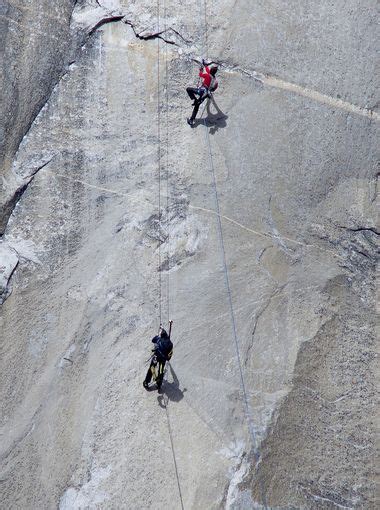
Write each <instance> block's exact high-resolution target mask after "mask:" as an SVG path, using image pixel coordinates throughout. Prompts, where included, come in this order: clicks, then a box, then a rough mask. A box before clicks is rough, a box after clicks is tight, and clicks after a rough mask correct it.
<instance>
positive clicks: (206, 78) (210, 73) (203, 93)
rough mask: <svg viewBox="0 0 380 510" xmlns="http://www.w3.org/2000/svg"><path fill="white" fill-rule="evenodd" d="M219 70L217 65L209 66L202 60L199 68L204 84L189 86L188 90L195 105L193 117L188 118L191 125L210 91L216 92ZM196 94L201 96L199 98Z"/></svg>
mask: <svg viewBox="0 0 380 510" xmlns="http://www.w3.org/2000/svg"><path fill="white" fill-rule="evenodd" d="M217 71H218V68H217V66H211V67H208V66H207V65H206V64H205V61H204V60H202V67H201V68H200V69H199V77H200V78H202V86H201V87H187V89H186V91H187V93H188V94H189V97H190V99H192V101H193V106H194V109H193V113H192V115H191V117H190V118H189V119H187V123H188V124H189V126H193V125H194V120H195V117H196V116H197V113H198V110H199V106H200V104H201V103H203V101H204V100H205V99H206V98H207V97H210V92H214V91H215V90H216V89H217V88H218V82H217V80H216V78H215V75H216V73H217ZM196 96H199V97H198V98H197V97H196Z"/></svg>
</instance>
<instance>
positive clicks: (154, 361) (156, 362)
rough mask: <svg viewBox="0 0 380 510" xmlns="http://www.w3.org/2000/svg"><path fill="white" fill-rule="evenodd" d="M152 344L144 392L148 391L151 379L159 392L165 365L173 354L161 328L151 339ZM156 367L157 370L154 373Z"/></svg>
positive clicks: (168, 340) (168, 338)
mask: <svg viewBox="0 0 380 510" xmlns="http://www.w3.org/2000/svg"><path fill="white" fill-rule="evenodd" d="M152 342H153V343H154V347H153V349H152V352H153V354H152V358H151V361H150V366H149V368H148V372H147V374H146V376H145V380H144V382H143V386H144V388H145V389H146V390H147V389H149V383H150V381H151V380H152V377H153V378H154V379H155V381H156V385H157V389H158V390H160V389H161V385H162V380H163V378H164V368H165V363H166V362H167V361H169V360H170V359H171V357H172V354H173V344H172V342H171V340H170V337H169V335H168V334H167V332H166V331H165V330H164V328H163V327H162V326H161V327H160V331H159V333H158V335H157V336H155V337H154V338H153V339H152ZM157 366H158V369H157V372H156V367H157Z"/></svg>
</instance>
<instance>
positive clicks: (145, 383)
mask: <svg viewBox="0 0 380 510" xmlns="http://www.w3.org/2000/svg"><path fill="white" fill-rule="evenodd" d="M143 386H144V388H145V389H146V390H148V389H149V384H148V383H147V382H146V381H144V382H143Z"/></svg>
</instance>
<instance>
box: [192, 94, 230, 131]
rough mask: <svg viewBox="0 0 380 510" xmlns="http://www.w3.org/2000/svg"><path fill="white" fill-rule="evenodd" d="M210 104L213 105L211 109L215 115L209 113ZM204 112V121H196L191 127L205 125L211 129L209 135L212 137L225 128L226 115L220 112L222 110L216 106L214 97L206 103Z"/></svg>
mask: <svg viewBox="0 0 380 510" xmlns="http://www.w3.org/2000/svg"><path fill="white" fill-rule="evenodd" d="M211 104H212V105H213V109H215V113H213V112H212V111H211ZM206 112H207V117H206V118H204V119H196V120H195V122H194V126H193V127H198V126H199V125H205V126H207V127H209V128H211V129H210V134H211V135H214V134H215V133H216V132H217V131H218V130H219V129H223V128H225V127H226V126H227V119H228V115H226V114H225V113H223V112H222V110H221V109H220V108H219V106H218V105H217V104H216V101H215V99H214V97H212V98H211V99H209V100H208V101H207V107H206Z"/></svg>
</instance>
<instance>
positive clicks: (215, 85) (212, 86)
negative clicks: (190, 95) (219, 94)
mask: <svg viewBox="0 0 380 510" xmlns="http://www.w3.org/2000/svg"><path fill="white" fill-rule="evenodd" d="M217 88H218V81H217V79H216V78H215V76H211V83H210V86H209V88H208V89H209V91H210V92H215V90H216V89H217Z"/></svg>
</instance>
